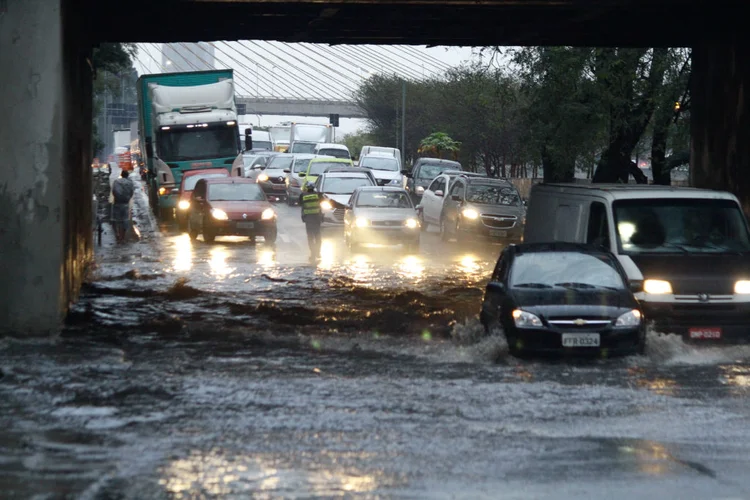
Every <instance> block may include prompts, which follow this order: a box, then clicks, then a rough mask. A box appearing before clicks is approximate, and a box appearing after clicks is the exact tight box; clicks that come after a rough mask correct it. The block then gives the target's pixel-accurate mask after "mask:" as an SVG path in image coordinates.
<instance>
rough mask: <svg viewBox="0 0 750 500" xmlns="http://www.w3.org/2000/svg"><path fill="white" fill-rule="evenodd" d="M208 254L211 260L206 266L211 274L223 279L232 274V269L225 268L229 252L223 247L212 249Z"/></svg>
mask: <svg viewBox="0 0 750 500" xmlns="http://www.w3.org/2000/svg"><path fill="white" fill-rule="evenodd" d="M209 254H210V255H211V258H210V259H209V261H208V265H209V266H211V274H213V275H215V276H218V277H220V278H223V277H224V276H226V275H227V274H229V273H230V272H232V269H230V268H229V266H227V257H229V252H227V251H226V249H225V248H224V247H217V246H215V247H212V248H211V250H210V252H209Z"/></svg>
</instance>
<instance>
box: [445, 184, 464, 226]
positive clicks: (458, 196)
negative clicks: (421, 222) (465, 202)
mask: <svg viewBox="0 0 750 500" xmlns="http://www.w3.org/2000/svg"><path fill="white" fill-rule="evenodd" d="M463 191H464V182H463V181H462V180H461V179H456V180H455V181H454V182H453V186H451V188H450V190H449V191H448V195H447V196H446V197H445V202H444V203H443V215H442V218H443V219H445V225H446V228H448V231H453V230H454V229H455V227H456V222H458V210H459V208H460V206H461V203H462V201H461V200H462V199H463Z"/></svg>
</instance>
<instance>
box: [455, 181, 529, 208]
mask: <svg viewBox="0 0 750 500" xmlns="http://www.w3.org/2000/svg"><path fill="white" fill-rule="evenodd" d="M466 201H468V202H469V203H480V204H484V205H507V206H511V207H517V206H519V205H520V204H521V197H520V196H518V191H516V190H515V189H513V188H512V187H509V186H493V185H492V184H470V185H469V189H468V191H467V193H466Z"/></svg>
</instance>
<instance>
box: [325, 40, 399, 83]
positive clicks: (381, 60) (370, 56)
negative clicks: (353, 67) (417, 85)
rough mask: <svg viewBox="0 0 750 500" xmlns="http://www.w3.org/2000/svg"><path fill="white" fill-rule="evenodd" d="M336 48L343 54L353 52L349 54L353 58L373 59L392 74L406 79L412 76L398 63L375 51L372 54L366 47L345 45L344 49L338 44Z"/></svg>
mask: <svg viewBox="0 0 750 500" xmlns="http://www.w3.org/2000/svg"><path fill="white" fill-rule="evenodd" d="M336 49H337V50H338V51H341V52H344V53H345V54H350V53H352V52H353V53H354V56H350V57H354V58H355V60H360V59H364V60H370V61H373V60H374V61H377V63H378V64H379V65H380V66H381V67H383V68H388V69H389V70H391V71H393V73H394V75H396V76H399V77H401V78H404V77H406V78H405V79H407V80H409V79H413V78H414V77H413V76H411V75H409V71H405V70H404V69H403V68H400V67H399V66H398V65H396V64H394V63H393V62H391V61H389V60H388V59H387V58H384V57H381V56H380V55H379V54H377V53H374V54H373V52H371V51H370V50H368V49H365V48H363V47H362V46H358V47H356V48H355V47H351V48H349V47H347V48H346V49H344V47H343V46H340V45H339V46H337V47H336ZM350 51H351V52H350ZM362 52H364V54H363V55H362V54H361V53H362Z"/></svg>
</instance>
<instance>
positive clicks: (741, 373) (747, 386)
mask: <svg viewBox="0 0 750 500" xmlns="http://www.w3.org/2000/svg"><path fill="white" fill-rule="evenodd" d="M719 370H721V379H722V380H723V382H724V383H725V384H728V385H731V386H734V387H735V388H737V389H740V390H742V391H747V390H750V367H748V366H736V365H723V366H719Z"/></svg>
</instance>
